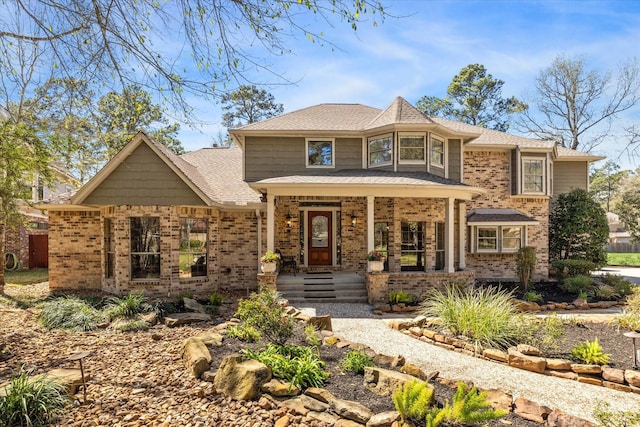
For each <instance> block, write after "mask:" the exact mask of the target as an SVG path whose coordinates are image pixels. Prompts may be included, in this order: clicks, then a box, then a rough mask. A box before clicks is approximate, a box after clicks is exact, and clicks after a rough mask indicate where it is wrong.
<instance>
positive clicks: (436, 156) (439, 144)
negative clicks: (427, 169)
mask: <svg viewBox="0 0 640 427" xmlns="http://www.w3.org/2000/svg"><path fill="white" fill-rule="evenodd" d="M430 146H431V164H432V165H433V166H437V167H444V138H440V137H439V136H435V135H431V139H430Z"/></svg>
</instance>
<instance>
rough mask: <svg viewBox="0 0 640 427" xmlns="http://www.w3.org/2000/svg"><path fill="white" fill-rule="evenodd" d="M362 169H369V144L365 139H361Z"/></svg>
mask: <svg viewBox="0 0 640 427" xmlns="http://www.w3.org/2000/svg"><path fill="white" fill-rule="evenodd" d="M361 145H362V169H367V168H368V167H369V142H368V140H367V138H365V137H362V143H361Z"/></svg>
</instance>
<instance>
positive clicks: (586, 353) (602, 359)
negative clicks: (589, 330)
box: [571, 338, 611, 365]
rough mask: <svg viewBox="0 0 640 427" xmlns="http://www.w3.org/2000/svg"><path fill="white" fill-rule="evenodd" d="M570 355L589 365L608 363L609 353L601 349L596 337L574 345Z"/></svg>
mask: <svg viewBox="0 0 640 427" xmlns="http://www.w3.org/2000/svg"><path fill="white" fill-rule="evenodd" d="M571 356H572V357H573V358H575V359H577V360H579V361H581V362H584V363H588V364H590V365H606V364H607V363H609V357H610V356H611V355H610V354H606V353H604V352H603V351H602V347H601V346H600V343H598V338H596V339H594V340H593V341H589V340H587V341H585V342H583V343H580V344H578V345H576V346H575V347H574V348H573V349H572V350H571Z"/></svg>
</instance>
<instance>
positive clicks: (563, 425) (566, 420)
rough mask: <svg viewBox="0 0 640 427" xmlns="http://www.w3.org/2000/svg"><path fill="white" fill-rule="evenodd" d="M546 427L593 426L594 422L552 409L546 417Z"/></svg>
mask: <svg viewBox="0 0 640 427" xmlns="http://www.w3.org/2000/svg"><path fill="white" fill-rule="evenodd" d="M545 426H546V427H595V426H596V424H594V423H592V422H590V421H587V420H583V419H582V418H578V417H574V416H573V415H569V414H565V413H564V412H562V411H560V410H558V409H554V410H553V411H551V413H550V414H549V416H548V417H547V422H546V423H545Z"/></svg>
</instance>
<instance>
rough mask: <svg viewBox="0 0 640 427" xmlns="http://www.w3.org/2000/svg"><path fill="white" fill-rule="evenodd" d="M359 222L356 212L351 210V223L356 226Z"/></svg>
mask: <svg viewBox="0 0 640 427" xmlns="http://www.w3.org/2000/svg"><path fill="white" fill-rule="evenodd" d="M357 223H358V217H357V216H356V214H355V212H351V225H352V226H355V225H356V224H357Z"/></svg>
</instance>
